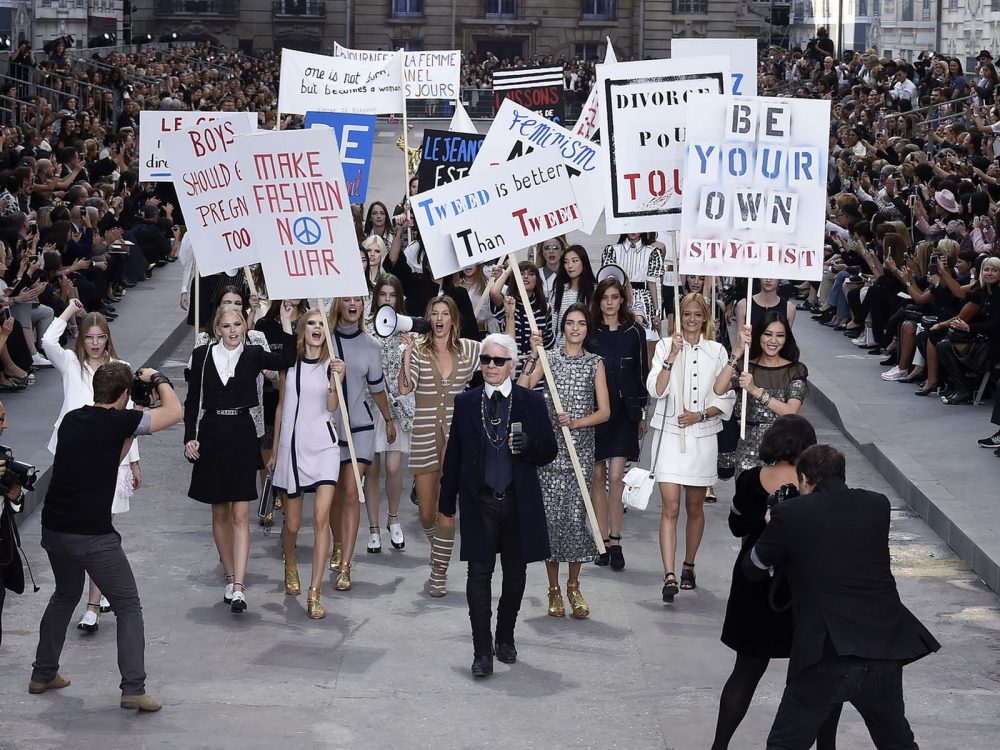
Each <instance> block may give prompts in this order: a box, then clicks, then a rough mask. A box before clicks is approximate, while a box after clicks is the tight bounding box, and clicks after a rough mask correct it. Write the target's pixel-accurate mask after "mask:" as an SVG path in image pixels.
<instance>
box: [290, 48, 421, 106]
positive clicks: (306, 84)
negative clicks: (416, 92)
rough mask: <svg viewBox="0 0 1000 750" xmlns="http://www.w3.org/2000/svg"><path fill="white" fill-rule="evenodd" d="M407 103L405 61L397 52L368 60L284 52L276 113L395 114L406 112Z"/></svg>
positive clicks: (293, 51) (292, 51) (291, 51)
mask: <svg viewBox="0 0 1000 750" xmlns="http://www.w3.org/2000/svg"><path fill="white" fill-rule="evenodd" d="M405 101H406V100H405V99H404V98H403V58H402V55H400V54H399V53H398V52H397V53H393V54H391V55H389V56H388V57H387V58H386V59H384V60H375V61H370V60H352V59H350V58H346V57H329V56H327V55H315V54H313V53H311V52H297V51H296V50H291V49H283V50H282V51H281V78H280V79H279V84H278V111H279V112H281V113H283V114H286V115H304V114H305V113H306V112H349V113H351V114H357V115H381V114H393V113H398V112H402V111H403V106H404V103H405Z"/></svg>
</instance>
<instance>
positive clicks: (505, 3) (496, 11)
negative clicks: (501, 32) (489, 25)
mask: <svg viewBox="0 0 1000 750" xmlns="http://www.w3.org/2000/svg"><path fill="white" fill-rule="evenodd" d="M483 15H484V16H486V18H515V17H516V16H517V0H483Z"/></svg>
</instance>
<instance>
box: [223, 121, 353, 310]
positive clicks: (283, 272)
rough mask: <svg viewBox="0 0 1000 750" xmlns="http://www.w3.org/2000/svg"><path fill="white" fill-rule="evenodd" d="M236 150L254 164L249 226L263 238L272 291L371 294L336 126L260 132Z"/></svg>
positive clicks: (278, 295) (287, 295) (249, 169)
mask: <svg viewBox="0 0 1000 750" xmlns="http://www.w3.org/2000/svg"><path fill="white" fill-rule="evenodd" d="M235 152H236V155H237V157H238V159H239V161H240V164H244V165H246V166H245V167H244V171H245V172H246V175H245V177H246V180H247V183H248V184H247V202H248V204H249V206H250V209H251V211H250V216H249V217H248V219H247V225H248V226H249V228H250V231H251V233H252V234H253V237H254V240H255V242H256V241H259V243H260V244H259V248H260V263H261V268H262V269H263V271H264V278H265V279H266V281H267V291H268V295H269V296H270V297H271V298H272V299H299V298H304V297H345V296H352V295H364V294H367V293H368V285H367V284H366V283H365V274H364V271H363V270H362V268H361V256H360V254H359V253H358V237H357V234H356V233H355V230H354V221H353V219H352V217H351V204H350V201H349V199H348V195H347V185H345V184H344V173H343V170H342V168H341V166H340V149H339V148H338V147H337V139H336V138H335V137H334V135H333V131H332V130H330V129H329V128H311V129H309V130H286V131H267V132H259V133H257V134H254V135H245V136H241V137H239V138H237V139H236V144H235Z"/></svg>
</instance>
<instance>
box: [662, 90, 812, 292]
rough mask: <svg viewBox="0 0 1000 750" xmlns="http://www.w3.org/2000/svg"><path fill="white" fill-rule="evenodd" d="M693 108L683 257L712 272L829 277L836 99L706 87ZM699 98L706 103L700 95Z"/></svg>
mask: <svg viewBox="0 0 1000 750" xmlns="http://www.w3.org/2000/svg"><path fill="white" fill-rule="evenodd" d="M692 102H693V104H692V106H691V107H689V108H688V121H687V127H688V132H689V133H692V134H695V133H696V134H697V137H696V138H695V137H692V138H691V139H690V140H689V141H688V144H687V165H686V171H685V175H684V210H683V221H682V224H681V253H680V264H681V269H682V270H683V272H684V273H692V274H704V275H706V276H751V277H755V278H777V279H802V280H810V281H819V280H821V279H822V276H823V268H822V264H823V230H824V226H825V222H826V176H827V158H828V149H829V144H828V141H827V129H826V128H825V127H818V125H819V124H823V123H826V122H828V121H829V117H830V102H829V101H818V100H811V99H773V98H769V97H733V96H703V97H698V98H697V100H694V99H693V100H692ZM694 102H696V103H694Z"/></svg>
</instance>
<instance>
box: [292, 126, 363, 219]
mask: <svg viewBox="0 0 1000 750" xmlns="http://www.w3.org/2000/svg"><path fill="white" fill-rule="evenodd" d="M317 125H318V126H320V127H327V128H333V132H334V134H335V135H336V138H337V144H338V146H339V147H340V163H341V165H343V167H344V181H345V182H346V183H347V194H348V196H350V201H351V203H364V202H365V197H366V196H367V194H368V173H369V172H370V171H371V166H372V151H373V150H374V148H375V115H349V114H345V113H343V112H306V127H307V128H312V127H316V126H317Z"/></svg>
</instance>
